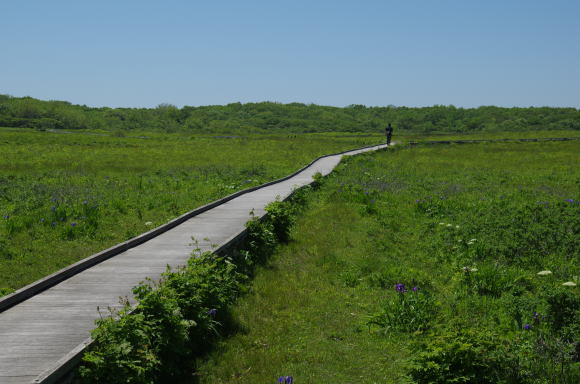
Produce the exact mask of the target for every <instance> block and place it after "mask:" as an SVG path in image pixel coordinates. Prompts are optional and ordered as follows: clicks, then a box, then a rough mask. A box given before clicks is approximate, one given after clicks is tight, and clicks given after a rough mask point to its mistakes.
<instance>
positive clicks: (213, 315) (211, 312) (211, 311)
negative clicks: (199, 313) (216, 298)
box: [207, 308, 217, 317]
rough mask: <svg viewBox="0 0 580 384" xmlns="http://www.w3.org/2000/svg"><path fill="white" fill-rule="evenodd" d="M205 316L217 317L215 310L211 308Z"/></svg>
mask: <svg viewBox="0 0 580 384" xmlns="http://www.w3.org/2000/svg"><path fill="white" fill-rule="evenodd" d="M207 314H208V315H210V317H215V315H217V309H215V308H212V309H210V310H209V311H207Z"/></svg>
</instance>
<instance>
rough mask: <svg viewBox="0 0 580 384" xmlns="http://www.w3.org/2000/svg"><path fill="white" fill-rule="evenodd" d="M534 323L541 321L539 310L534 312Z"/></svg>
mask: <svg viewBox="0 0 580 384" xmlns="http://www.w3.org/2000/svg"><path fill="white" fill-rule="evenodd" d="M532 319H533V320H534V323H536V324H538V323H539V322H540V314H539V313H538V312H534V316H532Z"/></svg>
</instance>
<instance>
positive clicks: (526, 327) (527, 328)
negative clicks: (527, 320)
mask: <svg viewBox="0 0 580 384" xmlns="http://www.w3.org/2000/svg"><path fill="white" fill-rule="evenodd" d="M524 329H525V330H526V331H529V330H530V329H532V326H531V325H530V324H524Z"/></svg>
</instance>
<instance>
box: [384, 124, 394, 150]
mask: <svg viewBox="0 0 580 384" xmlns="http://www.w3.org/2000/svg"><path fill="white" fill-rule="evenodd" d="M385 135H387V145H391V137H392V136H393V127H392V126H391V123H389V125H387V128H385Z"/></svg>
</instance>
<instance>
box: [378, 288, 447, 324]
mask: <svg viewBox="0 0 580 384" xmlns="http://www.w3.org/2000/svg"><path fill="white" fill-rule="evenodd" d="M395 289H396V291H397V294H396V298H395V299H394V300H392V301H389V302H388V303H387V305H385V306H384V308H383V310H382V311H381V312H380V313H378V314H376V315H374V316H372V317H371V318H370V320H369V321H368V324H369V325H378V326H379V327H381V328H382V329H383V331H384V332H385V333H389V332H393V331H395V332H396V331H402V332H420V331H424V330H425V329H427V327H428V326H429V323H430V322H431V321H432V320H433V319H434V316H435V311H436V308H435V305H434V303H433V301H432V300H433V299H432V297H431V296H430V295H429V294H428V293H427V292H424V291H423V290H419V288H418V287H413V288H412V289H411V290H407V288H406V287H405V285H404V284H397V285H396V288H395Z"/></svg>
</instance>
